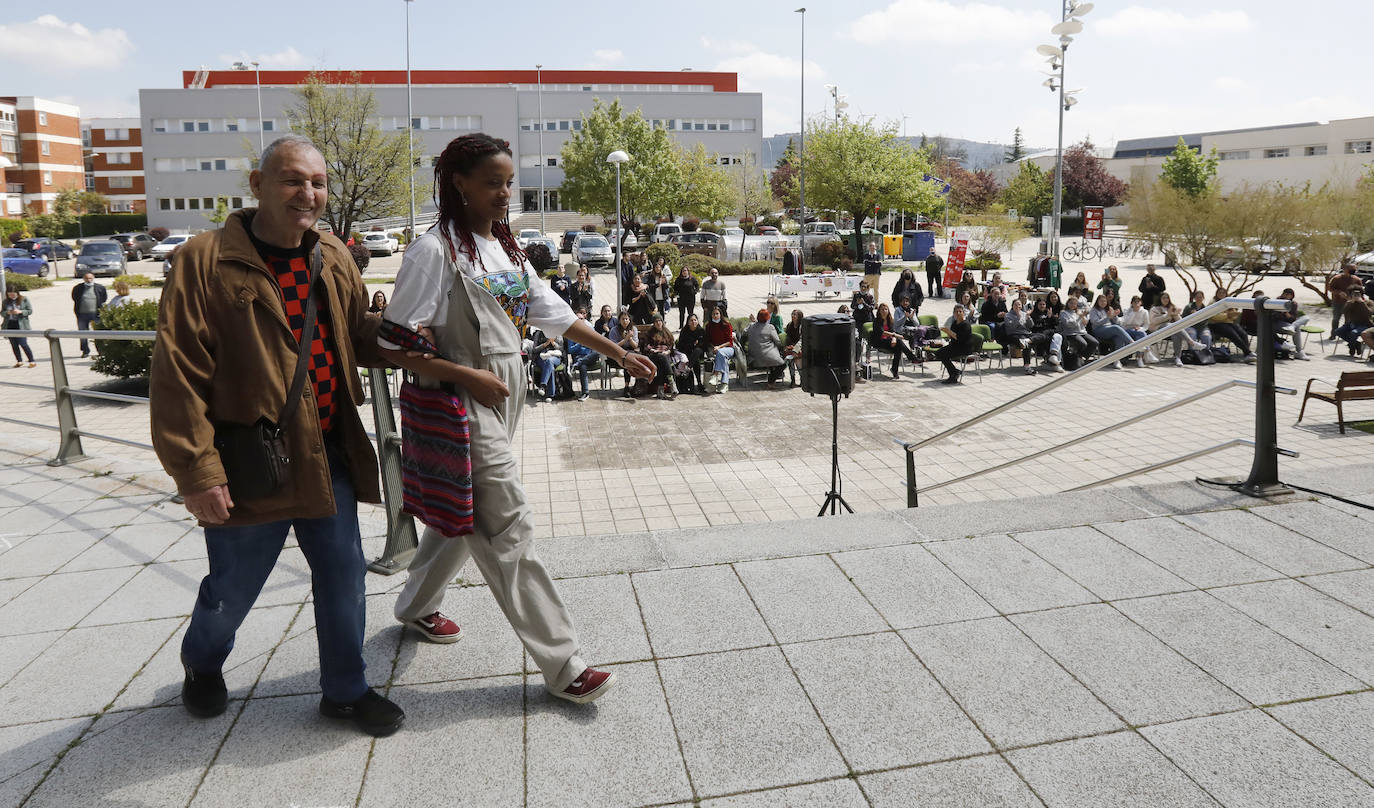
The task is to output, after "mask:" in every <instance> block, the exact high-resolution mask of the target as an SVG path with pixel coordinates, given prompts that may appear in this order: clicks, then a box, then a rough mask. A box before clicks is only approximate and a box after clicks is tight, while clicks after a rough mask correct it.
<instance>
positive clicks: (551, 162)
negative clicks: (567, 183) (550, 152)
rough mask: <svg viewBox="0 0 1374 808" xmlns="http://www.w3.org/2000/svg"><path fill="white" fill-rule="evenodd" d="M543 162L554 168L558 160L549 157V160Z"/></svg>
mask: <svg viewBox="0 0 1374 808" xmlns="http://www.w3.org/2000/svg"><path fill="white" fill-rule="evenodd" d="M545 162H546V164H547V165H551V166H554V167H555V168H557V167H558V158H557V157H550V158H548V159H547V160H546V161H545Z"/></svg>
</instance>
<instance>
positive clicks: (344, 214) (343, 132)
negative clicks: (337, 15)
mask: <svg viewBox="0 0 1374 808" xmlns="http://www.w3.org/2000/svg"><path fill="white" fill-rule="evenodd" d="M360 80H361V79H360V77H359V75H358V74H357V73H354V74H352V75H351V76H350V77H349V78H348V81H347V82H345V83H331V82H330V81H328V80H327V78H326V76H325V75H324V74H322V73H311V74H310V75H309V76H307V77H306V80H305V82H304V83H303V84H301V86H300V87H299V88H297V90H296V101H295V103H294V104H293V105H292V106H291V107H290V108H288V109H287V111H286V115H287V119H288V120H289V121H290V123H291V129H292V131H295V132H297V133H299V134H302V135H305V136H306V137H308V138H310V139H311V140H312V141H314V143H315V145H316V146H317V147H319V149H320V153H321V154H323V155H324V162H325V166H326V167H327V168H328V170H329V199H328V202H326V204H325V210H324V217H323V218H324V220H325V221H326V222H327V223H328V224H329V226H330V227H332V228H333V229H334V232H335V233H336V234H337V235H339V237H340V238H344V239H347V238H348V234H349V233H351V232H353V226H354V223H356V222H358V221H362V220H365V219H375V218H381V217H385V216H396V215H399V214H401V213H402V212H404V211H407V210H409V208H410V187H409V186H410V178H411V173H412V172H413V171H414V166H412V165H411V162H410V153H409V152H410V149H411V141H410V138H411V137H412V135H413V133H412V132H410V131H406V132H398V133H394V134H387V133H383V132H382V131H381V130H380V129H379V128H378V126H377V97H376V95H375V94H374V93H373V91H372V90H371V88H368V87H364V86H362V85H361V84H360V83H359V82H360ZM415 153H416V154H421V153H423V146H422V145H420V144H419V143H418V142H417V143H416V146H415ZM415 187H416V196H417V197H419V195H420V191H421V189H423V188H424V187H425V186H424V183H419V182H417V183H416V184H415Z"/></svg>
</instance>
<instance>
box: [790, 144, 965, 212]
mask: <svg viewBox="0 0 1374 808" xmlns="http://www.w3.org/2000/svg"><path fill="white" fill-rule="evenodd" d="M930 172H931V163H930V158H929V155H928V154H927V153H926V152H925V151H922V150H920V149H913V148H912V147H911V146H910V145H908V144H907V143H906V142H905V141H903V140H902V139H901V138H899V137H898V136H897V124H895V123H892V122H889V123H887V124H885V125H883V126H882V127H875V126H874V125H873V124H872V122H871V121H863V122H855V121H854V120H852V119H850V118H848V117H842V118H840V121H839V123H838V124H830V123H827V124H825V125H821V124H820V123H817V122H813V123H811V124H810V125H809V131H808V133H807V149H806V180H807V182H806V190H807V199H806V201H807V207H808V208H810V207H815V208H820V209H834V210H837V211H848V212H849V213H850V214H851V215H852V216H853V217H854V229H855V230H856V231H858V230H861V229H862V228H863V223H864V221H865V220H866V219H867V218H868V217H870V216H872V215H873V208H874V206H878V207H882V208H889V209H896V210H927V211H928V210H934V209H935V208H938V207H940V204H941V201H940V197H939V196H938V195H937V194H936V192H935V188H934V186H933V184H932V183H928V182H925V181H924V177H925V175H926V174H928V173H930Z"/></svg>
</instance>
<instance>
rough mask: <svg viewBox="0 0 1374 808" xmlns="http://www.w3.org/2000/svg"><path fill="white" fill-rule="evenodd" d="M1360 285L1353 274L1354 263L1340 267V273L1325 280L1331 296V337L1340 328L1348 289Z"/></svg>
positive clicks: (1334, 336) (1348, 292)
mask: <svg viewBox="0 0 1374 808" xmlns="http://www.w3.org/2000/svg"><path fill="white" fill-rule="evenodd" d="M1360 287H1361V283H1360V279H1359V277H1357V276H1356V275H1355V265H1354V264H1346V265H1345V266H1343V267H1341V274H1339V275H1337V276H1335V277H1334V278H1332V279H1331V280H1329V281H1327V282H1326V291H1327V294H1329V295H1330V296H1331V339H1336V337H1337V336H1338V335H1337V333H1336V332H1337V331H1338V330H1340V327H1341V316H1342V315H1343V314H1344V313H1345V303H1346V301H1347V300H1348V299H1349V295H1350V290H1352V289H1359V288H1360Z"/></svg>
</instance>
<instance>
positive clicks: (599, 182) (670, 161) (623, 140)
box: [560, 99, 682, 224]
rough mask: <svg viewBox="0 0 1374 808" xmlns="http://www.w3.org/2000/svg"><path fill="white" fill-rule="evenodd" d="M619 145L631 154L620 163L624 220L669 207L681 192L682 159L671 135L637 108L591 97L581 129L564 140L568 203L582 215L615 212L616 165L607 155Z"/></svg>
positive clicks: (565, 198)
mask: <svg viewBox="0 0 1374 808" xmlns="http://www.w3.org/2000/svg"><path fill="white" fill-rule="evenodd" d="M617 149H620V150H624V151H625V152H626V153H627V154H629V155H630V162H628V163H622V164H621V166H620V209H621V213H622V215H624V217H625V219H626V220H627V221H628V222H630V223H632V224H637V223H638V222H639V221H640V220H642V219H647V218H648V217H651V216H654V215H656V214H659V213H664V212H667V211H670V210H672V209H673V208H674V205H675V203H676V202H677V200H678V195H679V193H680V192H681V191H682V173H681V161H680V160H679V159H678V157H677V154H676V153H675V151H674V148H673V143H672V141H671V140H669V138H668V133H667V132H666V131H665V130H663V129H654V128H653V127H651V126H650V125H649V122H648V121H647V120H645V119H644V116H643V115H642V114H641V113H640V111H639V110H637V109H636V110H635V111H634V112H633V113H630V114H626V113H625V110H624V109H623V108H622V107H621V106H620V101H619V100H618V99H617V100H615V101H612V102H611V103H610V105H606V104H604V103H602V102H601V100H600V99H594V100H593V101H592V111H591V112H590V113H589V114H588V115H586V116H585V117H583V119H582V130H581V131H579V132H574V133H573V135H572V137H570V138H568V140H567V142H565V143H564V144H563V149H562V152H561V154H562V160H563V177H564V179H563V185H562V187H561V189H560V193H561V194H562V199H563V201H564V203H565V204H567V205H568V206H569V207H571V208H573V209H574V210H578V211H582V212H584V213H596V214H600V215H602V216H605V217H608V218H609V217H614V216H615V166H613V165H611V164H609V163H607V162H606V155H608V154H610V153H611V152H613V151H616V150H617Z"/></svg>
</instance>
